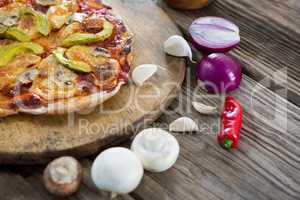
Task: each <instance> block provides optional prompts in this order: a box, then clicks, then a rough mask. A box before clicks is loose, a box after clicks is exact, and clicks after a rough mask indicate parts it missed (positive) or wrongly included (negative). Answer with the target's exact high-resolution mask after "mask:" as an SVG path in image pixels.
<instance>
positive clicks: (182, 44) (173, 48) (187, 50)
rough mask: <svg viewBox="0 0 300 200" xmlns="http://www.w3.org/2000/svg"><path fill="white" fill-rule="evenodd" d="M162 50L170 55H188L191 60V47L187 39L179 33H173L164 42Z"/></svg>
mask: <svg viewBox="0 0 300 200" xmlns="http://www.w3.org/2000/svg"><path fill="white" fill-rule="evenodd" d="M164 51H165V52H166V53H167V54H169V55H172V56H177V57H188V58H189V59H190V60H191V62H194V61H193V55H192V49H191V47H190V46H189V44H188V43H187V41H186V40H185V39H184V38H183V37H182V36H179V35H173V36H171V37H169V39H167V41H165V43H164Z"/></svg>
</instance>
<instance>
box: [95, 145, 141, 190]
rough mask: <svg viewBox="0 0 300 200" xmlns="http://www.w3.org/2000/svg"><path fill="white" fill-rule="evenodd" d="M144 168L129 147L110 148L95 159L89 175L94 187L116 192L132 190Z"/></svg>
mask: <svg viewBox="0 0 300 200" xmlns="http://www.w3.org/2000/svg"><path fill="white" fill-rule="evenodd" d="M143 174H144V169H143V165H142V163H141V161H140V160H139V159H138V157H137V156H136V155H135V154H134V153H133V152H132V151H130V150H129V149H127V148H122V147H115V148H110V149H107V150H105V151H103V152H102V153H100V154H99V155H98V156H97V158H96V159H95V161H94V163H93V165H92V169H91V177H92V180H93V182H94V183H95V185H96V187H97V188H99V189H102V190H105V191H109V192H111V194H112V196H116V195H117V194H128V193H130V192H132V191H133V190H134V189H135V188H136V187H137V186H138V185H139V183H140V182H141V180H142V177H143Z"/></svg>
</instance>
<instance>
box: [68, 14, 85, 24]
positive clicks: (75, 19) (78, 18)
mask: <svg viewBox="0 0 300 200" xmlns="http://www.w3.org/2000/svg"><path fill="white" fill-rule="evenodd" d="M86 16H87V14H86V13H77V12H76V13H73V14H72V15H71V16H70V17H69V18H68V24H71V23H72V22H79V23H82V22H83V20H84V18H85V17H86Z"/></svg>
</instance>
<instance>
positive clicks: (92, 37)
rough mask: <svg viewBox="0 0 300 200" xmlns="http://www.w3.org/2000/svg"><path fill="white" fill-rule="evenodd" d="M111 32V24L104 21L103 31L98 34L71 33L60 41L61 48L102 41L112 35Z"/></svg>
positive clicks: (112, 28)
mask: <svg viewBox="0 0 300 200" xmlns="http://www.w3.org/2000/svg"><path fill="white" fill-rule="evenodd" d="M113 30H114V26H113V24H111V23H110V22H107V21H105V22H104V23H103V30H102V31H100V32H99V33H96V34H93V33H73V34H71V35H69V36H67V38H66V39H64V40H63V41H62V46H65V47H70V46H74V45H80V44H87V43H94V42H100V41H104V40H105V39H107V38H109V37H110V36H111V35H112V33H113Z"/></svg>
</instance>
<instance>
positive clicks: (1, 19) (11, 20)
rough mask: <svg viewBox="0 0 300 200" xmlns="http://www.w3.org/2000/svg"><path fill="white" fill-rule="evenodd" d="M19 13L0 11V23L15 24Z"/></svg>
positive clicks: (5, 24)
mask: <svg viewBox="0 0 300 200" xmlns="http://www.w3.org/2000/svg"><path fill="white" fill-rule="evenodd" d="M19 17H20V16H19V14H18V13H16V12H3V11H2V12H1V11H0V24H2V25H4V26H13V25H16V24H17V22H18V20H19Z"/></svg>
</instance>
